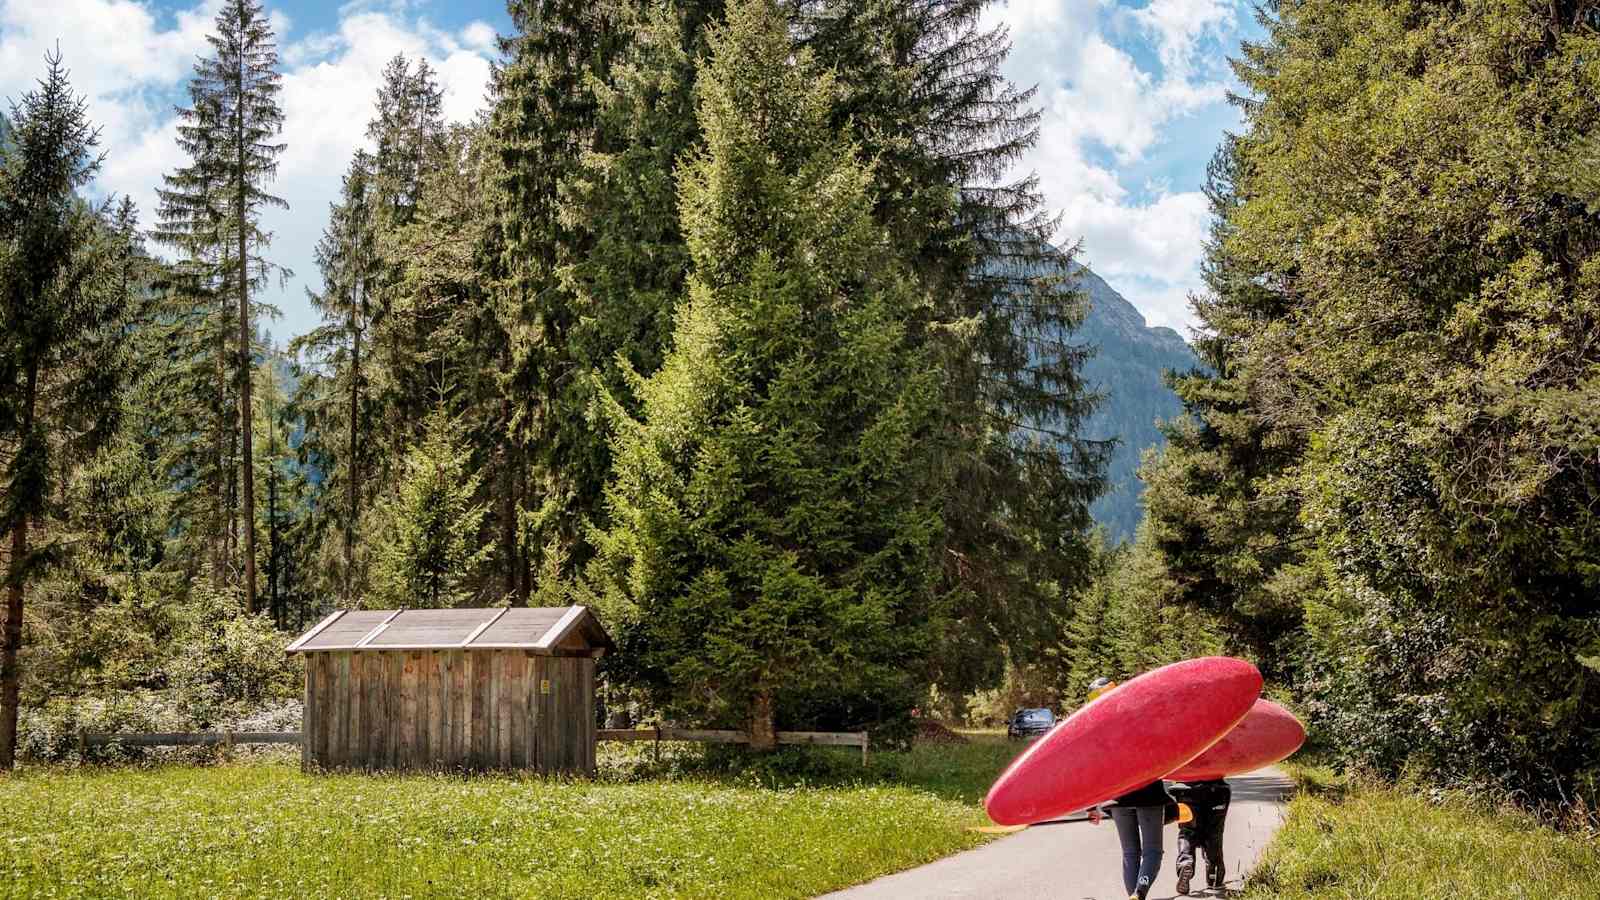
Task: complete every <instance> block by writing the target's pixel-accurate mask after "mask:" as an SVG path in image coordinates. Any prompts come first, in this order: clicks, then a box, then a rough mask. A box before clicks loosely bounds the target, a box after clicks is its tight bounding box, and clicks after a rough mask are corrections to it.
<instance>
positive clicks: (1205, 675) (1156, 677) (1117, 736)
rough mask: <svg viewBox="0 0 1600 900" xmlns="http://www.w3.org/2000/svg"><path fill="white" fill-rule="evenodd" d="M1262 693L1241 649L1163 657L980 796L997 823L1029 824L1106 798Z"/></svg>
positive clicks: (1165, 763)
mask: <svg viewBox="0 0 1600 900" xmlns="http://www.w3.org/2000/svg"><path fill="white" fill-rule="evenodd" d="M1260 695H1261V673H1260V672H1259V671H1257V670H1256V667H1255V666H1253V665H1251V664H1250V663H1248V662H1245V661H1244V660H1242V659H1233V658H1231V657H1226V656H1207V657H1202V658H1200V659H1190V660H1185V661H1183V662H1178V663H1173V664H1172V665H1169V666H1162V667H1161V668H1159V669H1156V670H1154V671H1151V672H1146V673H1145V674H1143V675H1140V676H1139V677H1137V678H1134V679H1132V680H1130V681H1129V682H1128V683H1126V684H1123V685H1121V686H1119V687H1116V688H1114V689H1112V690H1110V691H1108V692H1107V693H1105V694H1103V695H1101V696H1100V697H1099V698H1097V699H1095V700H1093V701H1091V702H1090V703H1088V704H1086V705H1085V706H1084V707H1083V708H1082V709H1079V710H1078V711H1077V712H1075V713H1073V714H1072V715H1071V716H1068V717H1067V718H1066V719H1065V720H1063V721H1062V722H1061V724H1059V725H1057V726H1056V727H1055V728H1054V729H1053V730H1052V731H1051V732H1050V733H1049V734H1046V735H1045V736H1044V737H1042V738H1040V739H1039V740H1038V741H1036V742H1035V743H1034V744H1033V746H1031V747H1029V748H1028V749H1027V750H1026V751H1025V752H1024V753H1023V754H1022V755H1021V756H1019V757H1017V759H1016V760H1015V761H1013V762H1012V763H1011V765H1010V766H1009V767H1008V768H1007V769H1006V770H1005V772H1003V773H1001V775H1000V777H999V778H998V779H997V780H996V781H995V783H994V786H993V787H991V788H989V795H988V796H987V797H986V798H984V801H983V806H984V809H986V810H987V811H988V813H989V818H991V819H993V820H994V821H995V822H997V823H999V824H1001V825H1029V824H1032V823H1034V822H1043V821H1046V820H1049V819H1054V818H1058V817H1060V816H1064V815H1066V814H1067V813H1070V812H1076V811H1077V810H1080V809H1085V808H1087V807H1090V806H1093V805H1095V804H1097V803H1104V802H1106V801H1107V800H1110V799H1112V798H1114V797H1117V796H1119V795H1121V794H1125V793H1127V792H1128V791H1131V790H1134V789H1135V788H1139V787H1143V786H1144V785H1146V784H1149V783H1150V782H1152V781H1155V780H1156V779H1157V778H1160V777H1162V776H1163V775H1166V774H1167V773H1168V772H1171V771H1173V770H1174V769H1177V768H1178V767H1180V766H1182V765H1183V764H1184V763H1187V762H1188V761H1189V760H1192V759H1194V758H1195V757H1196V756H1199V755H1200V754H1201V753H1202V752H1204V751H1205V750H1206V748H1208V747H1210V746H1211V745H1212V744H1214V743H1216V741H1217V740H1218V739H1219V738H1221V737H1222V736H1223V735H1225V734H1227V733H1228V732H1229V731H1231V730H1232V729H1233V727H1234V726H1235V725H1237V724H1239V721H1240V720H1241V719H1243V718H1244V716H1245V714H1246V713H1248V712H1249V711H1250V708H1251V705H1252V704H1254V703H1255V702H1256V698H1257V697H1259V696H1260Z"/></svg>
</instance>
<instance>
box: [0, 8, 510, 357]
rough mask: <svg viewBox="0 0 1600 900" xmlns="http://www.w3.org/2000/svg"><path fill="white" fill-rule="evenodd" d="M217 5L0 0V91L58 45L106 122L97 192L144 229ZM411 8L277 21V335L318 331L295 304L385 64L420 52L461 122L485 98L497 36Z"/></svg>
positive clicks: (94, 115)
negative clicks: (326, 25) (283, 278)
mask: <svg viewBox="0 0 1600 900" xmlns="http://www.w3.org/2000/svg"><path fill="white" fill-rule="evenodd" d="M220 3H221V0H202V2H199V3H198V4H197V5H196V6H194V7H192V8H190V9H187V10H183V11H180V12H178V13H176V14H175V15H166V16H163V17H158V16H157V15H156V14H154V13H152V11H151V9H150V8H149V7H147V6H146V5H144V4H142V3H137V2H133V0H52V2H49V3H41V2H38V0H0V95H3V96H5V97H9V98H13V99H14V98H17V97H20V96H21V95H22V93H23V92H25V91H27V90H29V89H31V88H32V86H33V81H34V79H35V78H37V77H38V76H39V74H40V73H41V72H42V71H43V66H44V63H43V55H44V53H45V51H46V50H48V49H51V48H53V47H54V46H55V45H56V42H57V40H59V41H60V47H61V51H62V54H63V55H64V56H65V57H66V64H67V66H68V67H69V68H70V69H71V71H72V83H73V87H74V88H75V89H76V90H77V91H78V92H79V93H81V94H84V95H85V96H87V97H88V98H89V115H90V117H91V119H92V120H93V121H94V122H95V123H96V124H98V125H100V126H101V127H102V131H101V145H102V149H104V150H106V151H107V159H106V164H105V167H104V169H103V170H102V172H101V177H100V179H99V181H98V183H97V185H96V186H97V188H98V189H99V190H100V191H101V192H103V193H109V192H116V193H127V194H129V195H131V196H132V197H133V198H134V200H135V201H137V202H138V203H139V208H140V210H141V216H142V218H143V220H144V222H145V224H147V225H149V224H151V223H153V221H154V218H155V208H156V207H155V190H156V188H157V187H158V186H160V184H161V176H162V174H163V173H166V172H170V171H172V170H173V169H174V168H176V167H177V166H179V165H182V164H183V163H184V162H185V160H184V157H183V154H182V152H181V151H180V150H179V149H178V147H177V144H176V143H175V141H174V137H175V135H176V117H175V114H174V112H173V108H174V105H176V104H179V103H181V102H183V101H184V99H185V95H184V93H183V92H184V88H185V86H186V84H187V81H188V77H189V75H190V72H191V70H192V67H193V65H194V61H195V58H196V56H197V55H198V54H200V53H202V52H207V51H208V49H209V48H208V46H207V44H206V40H205V37H206V34H208V33H209V32H210V31H211V28H212V22H213V19H214V18H215V16H216V10H217V8H218V7H219V5H220ZM411 6H412V5H411V4H409V3H406V2H360V3H352V4H348V5H346V6H344V7H342V8H341V10H340V20H339V25H338V28H337V29H336V30H334V31H332V32H327V33H317V34H312V35H307V36H305V37H301V38H297V39H296V40H294V41H292V42H291V41H284V40H283V35H284V34H286V33H288V31H289V27H290V24H291V23H290V22H289V21H288V20H287V19H284V18H282V17H281V16H277V15H274V17H273V24H274V26H275V29H276V31H277V33H278V35H279V55H280V57H281V59H282V60H283V65H282V68H281V71H282V72H283V92H282V94H281V96H280V103H281V105H282V107H283V110H284V118H285V121H284V133H283V136H282V140H283V141H284V142H285V143H286V144H287V145H288V148H287V150H286V151H285V152H284V155H283V157H282V159H281V160H280V161H279V170H278V179H277V181H276V182H274V183H273V184H271V185H270V186H269V189H270V190H272V191H273V192H274V193H276V194H278V195H279V196H281V197H283V198H284V199H286V200H287V201H288V202H289V206H290V208H289V209H288V210H287V211H277V210H274V211H270V212H269V213H267V215H266V218H265V222H264V225H265V226H266V228H267V229H268V230H270V231H271V232H273V234H274V240H273V246H272V248H271V250H270V251H269V253H268V255H269V257H271V258H272V259H274V260H275V261H277V262H279V263H281V264H282V265H285V266H287V267H289V268H291V269H293V270H294V271H295V276H296V277H295V279H294V280H293V281H292V282H291V283H290V284H289V285H288V286H287V288H286V289H285V290H284V291H282V292H281V293H278V292H277V291H276V285H274V290H273V292H272V294H269V295H268V296H267V297H266V298H265V299H267V300H268V301H269V302H273V303H275V304H277V305H278V306H280V307H281V308H282V309H283V310H284V312H285V314H286V315H285V317H284V318H283V319H281V320H280V321H278V322H277V323H272V324H270V325H269V327H270V328H271V329H272V330H273V332H274V333H275V334H277V335H279V336H280V337H287V336H288V335H290V334H294V333H299V332H303V331H305V330H307V329H309V328H310V327H311V326H312V325H314V324H315V322H314V320H313V319H312V318H311V314H310V312H309V308H308V306H307V304H306V302H305V301H304V300H303V299H302V298H303V295H304V287H305V286H306V285H316V284H318V281H319V279H318V274H317V271H316V266H315V264H314V262H313V259H314V257H313V254H312V250H313V248H314V247H315V245H316V241H317V238H318V237H319V235H320V234H321V231H322V227H323V224H324V223H325V222H326V219H327V211H328V203H329V201H331V200H333V199H335V198H336V197H337V195H338V190H339V179H340V176H341V175H342V174H343V173H344V170H345V167H346V166H347V165H348V163H349V159H350V156H351V154H352V153H354V151H355V149H356V148H357V147H358V146H362V145H365V144H366V143H367V141H366V123H367V120H368V119H369V118H371V116H372V103H373V98H374V96H375V95H376V93H377V89H378V84H379V82H380V80H381V77H382V72H383V67H384V65H385V64H386V63H388V61H389V60H390V59H391V58H393V57H394V55H395V54H397V53H404V54H405V55H406V56H407V57H409V58H411V59H413V60H414V59H417V58H420V57H426V58H427V60H428V62H429V64H430V65H432V66H433V67H434V69H435V70H436V71H437V75H438V80H439V84H440V86H441V87H442V88H443V90H444V93H445V103H444V106H445V115H446V117H447V118H449V119H452V120H466V119H469V118H471V117H472V116H473V114H474V113H475V111H476V110H477V109H478V107H479V106H480V105H481V104H482V102H483V98H484V93H485V91H486V89H487V86H488V82H489V60H490V58H491V54H492V53H493V52H494V49H493V48H494V42H493V37H494V30H493V29H492V28H491V27H490V26H488V25H487V24H485V23H483V22H473V23H470V24H469V25H467V26H466V27H465V28H464V29H462V30H461V31H460V32H459V33H455V34H452V33H450V32H447V31H444V30H441V29H438V28H436V27H434V26H432V25H431V24H430V23H428V22H427V21H426V20H424V19H421V18H420V17H418V16H416V15H415V14H414V13H413V12H412V11H411Z"/></svg>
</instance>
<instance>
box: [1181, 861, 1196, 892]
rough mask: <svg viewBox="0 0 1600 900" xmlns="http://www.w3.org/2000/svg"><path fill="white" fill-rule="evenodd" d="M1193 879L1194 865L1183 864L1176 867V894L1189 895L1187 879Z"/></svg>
mask: <svg viewBox="0 0 1600 900" xmlns="http://www.w3.org/2000/svg"><path fill="white" fill-rule="evenodd" d="M1193 877H1194V863H1185V864H1183V865H1181V866H1179V867H1178V893H1179V894H1180V895H1181V894H1187V893H1189V879H1191V878H1193Z"/></svg>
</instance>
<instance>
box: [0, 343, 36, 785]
mask: <svg viewBox="0 0 1600 900" xmlns="http://www.w3.org/2000/svg"><path fill="white" fill-rule="evenodd" d="M38 386H39V366H38V364H37V363H30V364H29V365H28V386H27V393H26V394H25V395H24V398H23V405H22V430H21V432H20V437H21V441H20V442H19V443H18V445H17V448H18V449H17V452H18V453H26V452H28V447H29V445H30V444H32V443H33V407H34V402H35V399H36V397H37V394H38ZM29 512H30V511H29V510H27V509H23V510H21V511H20V514H19V515H18V516H17V521H16V523H15V524H13V525H12V526H11V565H10V571H9V572H7V573H6V574H7V575H9V576H10V578H9V580H10V582H11V585H10V587H8V588H7V589H6V622H5V640H4V642H3V644H0V771H10V770H11V769H12V768H13V767H14V766H15V765H16V759H17V699H18V690H17V682H18V681H19V680H20V679H19V676H20V674H21V673H20V670H19V669H18V666H17V655H18V654H19V653H20V652H21V651H22V572H21V571H20V570H21V569H22V567H23V566H24V565H26V564H27V558H28V515H29Z"/></svg>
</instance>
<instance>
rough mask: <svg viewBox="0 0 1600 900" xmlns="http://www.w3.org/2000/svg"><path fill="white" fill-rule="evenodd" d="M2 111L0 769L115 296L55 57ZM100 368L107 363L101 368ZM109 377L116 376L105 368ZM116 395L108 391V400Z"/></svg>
mask: <svg viewBox="0 0 1600 900" xmlns="http://www.w3.org/2000/svg"><path fill="white" fill-rule="evenodd" d="M45 64H46V73H45V77H44V78H43V79H41V80H40V81H39V86H38V88H37V89H35V90H32V91H29V92H28V93H26V94H24V95H23V96H22V99H21V100H20V101H18V102H16V103H14V104H13V105H12V107H11V121H12V133H11V135H10V143H11V146H9V147H7V148H6V149H5V152H4V156H3V157H0V342H3V343H0V442H3V444H4V446H5V449H6V450H7V451H8V452H7V456H8V460H7V466H6V488H5V495H4V503H3V504H0V529H3V530H4V531H6V532H9V534H10V538H11V540H10V553H9V556H8V565H7V571H6V584H5V593H6V617H5V628H4V641H3V643H0V769H10V768H11V767H12V765H13V762H14V758H15V752H16V738H17V704H18V679H19V674H20V673H19V670H18V653H19V651H20V650H21V646H22V613H23V597H24V594H25V592H26V590H27V586H28V584H29V582H30V580H31V579H32V576H33V574H34V570H35V569H36V567H37V564H38V561H39V556H38V550H37V548H35V547H33V546H32V545H30V543H29V529H30V526H32V525H34V524H35V523H40V524H42V523H43V520H44V519H45V518H46V516H47V515H48V514H49V502H48V501H49V500H50V498H51V496H52V494H53V493H54V492H55V491H56V489H57V485H58V482H59V478H60V473H61V471H62V470H63V469H64V467H65V465H64V464H65V463H66V462H67V460H68V459H70V457H71V454H73V453H74V452H75V451H76V452H80V453H81V452H83V451H84V450H86V449H87V448H86V447H85V446H84V445H86V444H89V443H91V442H97V441H100V440H103V439H104V426H103V424H100V423H97V420H98V419H100V418H102V417H103V416H105V414H106V412H107V410H106V408H105V407H106V401H107V397H106V394H105V391H104V388H105V387H106V385H105V383H104V381H103V380H101V378H102V377H103V375H104V373H103V372H98V371H96V368H95V362H96V354H97V352H98V353H103V352H105V348H104V344H103V342H97V341H96V338H102V337H103V336H104V335H103V329H105V328H106V326H107V325H108V324H110V323H112V322H115V321H116V320H117V317H118V316H119V315H120V314H121V313H120V310H121V307H122V302H121V301H122V299H123V298H122V297H120V296H118V295H117V293H116V291H115V290H114V289H108V286H107V285H106V284H104V283H103V282H102V276H103V275H104V272H105V267H104V266H103V263H104V259H103V258H96V254H95V253H94V250H95V247H94V245H95V244H96V243H97V242H101V243H103V242H104V232H105V229H104V228H103V227H102V225H101V222H100V220H99V219H98V218H97V217H96V216H95V215H94V213H93V211H92V210H90V209H88V208H87V207H86V206H85V205H84V204H83V203H82V202H81V201H79V200H78V198H77V197H76V196H75V191H77V190H78V189H79V188H82V187H84V186H85V185H87V184H88V183H89V181H90V180H91V179H92V178H93V177H94V175H95V173H96V172H97V171H98V170H99V168H100V163H101V160H102V158H103V157H101V156H98V155H96V154H95V147H96V146H97V145H98V143H99V132H98V130H97V129H95V128H94V127H93V126H92V125H91V124H90V122H89V119H88V116H87V114H86V111H85V110H86V101H85V100H84V99H83V98H82V97H78V96H75V95H74V94H73V92H72V86H71V84H70V82H69V80H68V73H67V70H66V69H65V68H64V67H63V66H62V59H61V55H60V54H59V53H51V54H47V55H46V56H45ZM100 361H102V362H103V361H105V360H103V359H101V360H100ZM108 368H110V369H111V370H112V371H114V367H108ZM113 396H114V392H113Z"/></svg>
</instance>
